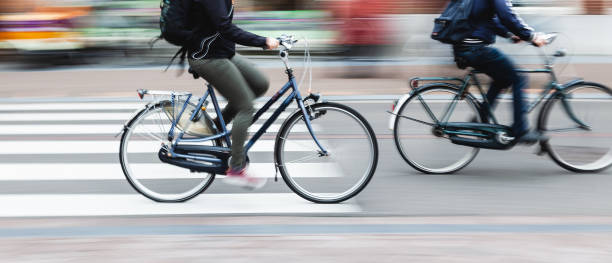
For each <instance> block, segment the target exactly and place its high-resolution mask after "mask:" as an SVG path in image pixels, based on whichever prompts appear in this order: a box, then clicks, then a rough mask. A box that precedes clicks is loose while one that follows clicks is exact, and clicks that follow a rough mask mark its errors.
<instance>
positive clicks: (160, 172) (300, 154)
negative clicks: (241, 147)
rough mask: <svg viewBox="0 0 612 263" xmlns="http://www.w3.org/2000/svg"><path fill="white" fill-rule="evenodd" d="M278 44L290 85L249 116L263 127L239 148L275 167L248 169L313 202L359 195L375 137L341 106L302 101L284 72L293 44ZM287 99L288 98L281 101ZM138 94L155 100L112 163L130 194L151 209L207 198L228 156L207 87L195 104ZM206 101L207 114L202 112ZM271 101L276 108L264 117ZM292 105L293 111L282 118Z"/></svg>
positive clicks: (180, 95)
mask: <svg viewBox="0 0 612 263" xmlns="http://www.w3.org/2000/svg"><path fill="white" fill-rule="evenodd" d="M279 40H280V42H281V46H280V49H281V51H280V58H281V60H282V61H283V62H284V65H285V72H286V73H287V76H288V79H289V80H288V82H287V83H286V84H285V85H284V86H283V87H282V88H281V89H280V90H279V91H278V92H277V93H276V94H274V96H272V98H271V99H270V100H269V101H268V102H267V103H265V105H263V107H262V108H261V109H259V111H257V113H255V116H254V121H253V122H254V123H255V122H256V121H257V120H258V119H260V118H261V119H263V118H267V120H266V121H265V122H264V123H263V124H262V125H261V126H260V127H259V128H257V126H258V124H254V125H253V126H252V127H251V128H252V129H256V131H255V133H254V134H252V137H251V138H250V140H249V141H248V142H247V144H246V146H245V151H246V152H247V153H248V152H249V151H269V150H268V149H272V148H273V149H274V162H273V163H261V161H259V162H258V163H251V164H250V165H251V167H255V168H257V169H259V168H261V169H260V170H262V169H268V171H272V173H273V172H274V171H275V170H276V171H277V172H280V174H281V176H282V178H283V180H284V181H285V183H286V184H287V185H288V186H289V188H290V189H291V190H292V191H294V192H295V193H297V194H298V195H300V196H301V197H303V198H305V199H307V200H310V201H312V202H316V203H338V202H342V201H345V200H347V199H349V198H351V197H353V196H355V195H357V194H358V193H359V192H361V191H362V190H363V189H364V188H365V187H366V185H367V184H368V182H369V181H370V180H371V179H372V176H373V175H374V171H375V170H376V166H377V163H378V144H377V141H376V136H375V134H374V131H373V130H372V128H371V127H370V125H369V123H368V122H367V121H366V119H365V118H363V117H362V116H361V115H360V114H359V113H358V112H357V111H355V110H353V109H352V108H350V107H348V106H345V105H342V104H338V103H332V102H324V101H323V102H319V101H320V100H321V98H320V96H319V95H317V94H309V95H308V96H307V97H305V98H302V96H301V94H300V91H299V89H298V84H297V82H296V80H295V77H294V74H293V70H292V68H291V67H290V66H289V64H288V63H289V60H288V57H289V50H290V49H291V47H292V46H293V44H295V43H296V42H297V40H294V38H293V37H287V36H284V37H281V38H279ZM192 74H194V77H195V78H198V76H197V75H196V74H195V73H193V72H192ZM287 92H289V95H288V96H287V97H286V98H284V99H281V98H282V97H283V95H285V94H286V93H287ZM138 93H139V96H140V97H141V98H143V97H144V96H145V95H147V94H148V95H153V96H157V97H161V98H159V99H156V100H154V101H153V102H151V103H149V104H147V105H146V106H145V107H144V109H142V110H141V111H139V112H138V113H137V114H136V115H135V116H134V117H133V118H132V119H131V120H130V121H128V122H127V123H126V125H125V126H124V130H123V135H122V138H121V145H120V153H119V158H120V162H121V166H122V168H123V172H124V174H125V176H126V178H127V180H128V182H129V183H130V184H131V186H132V187H133V188H134V189H136V191H138V192H139V193H141V194H143V195H144V196H146V197H148V198H150V199H152V200H155V201H158V202H182V201H186V200H189V199H191V198H193V197H195V196H197V195H198V194H200V193H201V192H203V191H204V190H206V188H208V186H210V184H211V183H212V182H213V180H214V178H215V175H217V174H218V175H223V174H225V171H226V170H227V168H228V163H229V158H230V156H231V155H230V146H231V141H230V134H231V131H229V130H228V127H226V124H225V122H224V121H223V117H222V116H221V108H220V106H219V102H218V100H217V97H216V96H215V92H214V90H213V87H212V86H210V85H208V86H207V91H206V93H205V94H204V96H203V97H201V98H200V99H199V100H198V101H197V103H195V104H194V103H191V97H192V95H191V93H186V92H172V91H147V90H139V91H138ZM209 100H210V101H211V102H212V105H213V107H212V108H213V109H214V112H207V111H206V110H207V105H208V103H209ZM277 101H282V103H280V105H279V106H278V108H277V109H276V110H275V111H274V112H273V113H272V114H271V115H267V117H264V114H265V112H266V111H267V110H268V109H270V108H271V106H272V105H273V104H274V103H275V102H277ZM294 101H295V102H296V104H297V110H296V111H295V112H293V113H291V114H289V115H288V116H286V115H283V116H281V114H282V113H283V112H284V111H285V110H286V109H287V108H288V107H289V105H290V104H291V103H292V102H294ZM212 114H214V115H216V116H219V119H220V127H217V126H216V125H215V124H214V122H213V119H212V116H211V115H212ZM281 117H282V118H284V117H286V120H285V122H284V123H283V124H282V125H280V127H274V128H277V129H278V132H277V134H276V139H275V140H274V142H273V144H271V143H267V142H270V141H262V142H261V143H260V144H259V145H257V144H256V142H258V140H259V139H260V138H261V137H262V135H264V133H266V131H267V130H268V129H269V128H271V127H273V123H274V122H275V121H276V120H277V119H279V118H281ZM257 146H260V147H257ZM260 159H261V158H260ZM264 161H265V160H264ZM268 164H270V165H268ZM267 165H268V166H267ZM275 178H276V177H275Z"/></svg>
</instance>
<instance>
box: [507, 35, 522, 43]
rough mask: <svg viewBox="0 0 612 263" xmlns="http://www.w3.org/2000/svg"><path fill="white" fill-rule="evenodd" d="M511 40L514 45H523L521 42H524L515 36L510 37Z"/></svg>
mask: <svg viewBox="0 0 612 263" xmlns="http://www.w3.org/2000/svg"><path fill="white" fill-rule="evenodd" d="M510 40H511V41H512V43H514V44H517V43H521V41H523V40H522V39H521V38H520V37H518V36H515V35H513V36H511V37H510Z"/></svg>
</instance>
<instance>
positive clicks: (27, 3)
mask: <svg viewBox="0 0 612 263" xmlns="http://www.w3.org/2000/svg"><path fill="white" fill-rule="evenodd" d="M446 2H447V1H445V0H403V1H402V0H285V1H276V0H236V4H237V6H238V12H237V14H236V21H235V22H236V23H237V24H239V25H240V26H242V27H244V28H246V29H247V30H251V31H254V32H255V33H259V34H262V35H266V36H276V35H280V34H281V33H292V34H296V35H299V36H304V37H306V38H308V39H309V40H310V42H311V43H312V45H313V47H315V48H318V50H319V51H320V52H327V53H342V54H348V55H360V56H361V55H366V56H375V55H380V54H382V51H383V50H389V49H388V47H406V46H407V45H408V44H409V43H408V42H407V41H409V40H410V39H413V40H414V39H415V37H414V35H415V34H417V33H418V34H421V33H422V32H421V31H423V32H425V31H428V30H430V28H429V27H431V25H429V24H427V23H426V22H427V21H429V20H430V18H429V17H428V16H425V18H421V19H425V20H426V21H425V22H423V23H412V22H410V23H408V22H406V21H413V19H415V18H413V17H419V15H426V14H437V13H439V12H440V11H441V10H442V9H443V7H444V5H445V3H446ZM514 3H515V5H516V6H517V9H519V12H520V13H522V14H523V13H524V14H538V15H605V14H609V13H610V10H612V1H610V0H558V1H553V0H515V1H514ZM411 16H412V17H411ZM158 19H159V0H19V1H1V2H0V55H1V56H2V57H1V58H0V61H11V60H19V61H31V62H40V61H45V62H49V64H54V63H56V62H57V59H65V58H68V59H73V60H77V61H78V62H79V63H91V61H92V58H97V57H107V58H108V57H118V56H119V57H125V56H132V57H138V58H149V59H153V58H156V57H164V58H165V57H167V56H170V55H171V54H172V53H173V50H174V49H175V48H174V47H172V46H170V45H168V44H160V45H156V46H155V47H154V49H151V48H150V47H149V45H148V43H149V41H150V40H151V39H152V38H154V37H155V36H157V35H158V34H159V28H158ZM398 21H400V22H398ZM401 21H404V22H401ZM402 23H404V24H402ZM416 26H418V27H423V28H425V29H424V30H416V31H414V30H412V28H411V27H416ZM406 30H412V31H409V32H407V31H406ZM427 37H428V36H427V34H425V35H424V36H423V39H425V38H427ZM417 38H418V37H417ZM421 44H422V43H421ZM415 46H417V47H418V46H419V43H416V44H415ZM244 50H247V51H249V50H250V51H252V52H256V50H255V49H244ZM391 50H393V52H396V51H397V49H391Z"/></svg>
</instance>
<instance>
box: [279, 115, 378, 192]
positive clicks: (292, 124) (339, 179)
mask: <svg viewBox="0 0 612 263" xmlns="http://www.w3.org/2000/svg"><path fill="white" fill-rule="evenodd" d="M309 111H310V112H311V115H312V116H313V118H312V119H311V123H312V127H313V129H314V134H315V136H316V138H317V140H318V141H319V143H320V144H321V146H323V148H324V149H325V151H327V153H323V152H321V149H320V147H319V146H318V145H317V143H316V142H315V141H314V140H313V138H312V136H311V135H310V133H309V132H308V129H307V127H306V124H305V121H304V115H303V114H302V112H301V111H298V112H295V113H293V114H292V115H291V116H290V117H289V118H288V119H287V120H286V121H285V123H284V124H283V126H282V128H281V130H280V131H279V133H278V134H277V137H276V144H275V149H274V151H275V159H276V163H277V165H278V168H279V171H280V173H281V175H282V177H283V179H284V181H285V182H286V183H287V185H288V186H289V188H291V190H293V191H294V192H295V193H296V194H298V195H299V196H301V197H303V198H305V199H306V200H309V201H312V202H315V203H339V202H342V201H345V200H348V199H350V198H351V197H353V196H355V195H357V194H358V193H359V192H361V191H362V190H363V189H364V188H365V187H366V185H367V184H368V183H369V182H370V180H371V179H372V176H373V175H374V171H375V170H376V165H377V164H378V143H377V141H376V136H375V134H374V131H373V130H372V128H371V127H370V125H369V124H368V122H367V121H366V120H365V118H363V117H362V116H361V115H360V114H359V113H358V112H357V111H355V110H353V109H352V108H350V107H347V106H344V105H341V104H336V103H318V104H315V105H312V106H311V107H309Z"/></svg>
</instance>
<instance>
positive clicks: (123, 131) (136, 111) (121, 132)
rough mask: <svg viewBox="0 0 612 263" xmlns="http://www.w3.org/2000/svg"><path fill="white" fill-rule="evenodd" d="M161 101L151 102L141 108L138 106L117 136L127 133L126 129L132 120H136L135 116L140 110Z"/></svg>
mask: <svg viewBox="0 0 612 263" xmlns="http://www.w3.org/2000/svg"><path fill="white" fill-rule="evenodd" d="M158 102H159V101H153V102H149V103H147V104H145V105H143V106H142V107H140V108H137V109H136V110H135V111H134V112H133V113H132V114H131V115H130V116H131V117H130V118H129V119H127V120H126V121H125V122H124V123H123V126H122V127H121V130H120V131H119V132H118V133H117V134H116V135H115V138H117V137H119V136H120V135H123V133H125V131H126V130H127V127H128V126H130V124H131V122H132V120H134V117H136V115H138V114H139V113H140V112H142V111H144V110H146V109H148V108H149V107H151V105H155V103H158Z"/></svg>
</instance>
